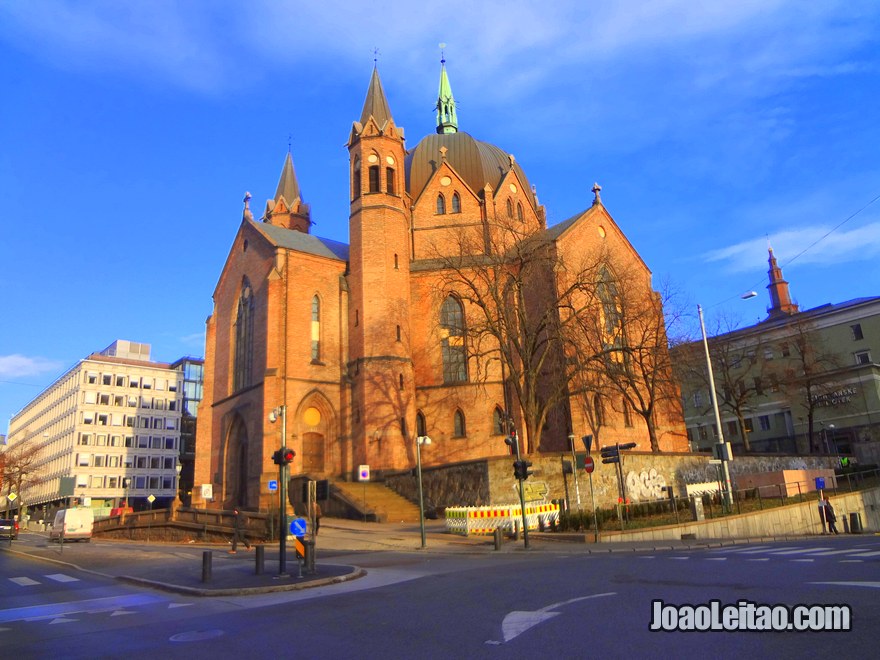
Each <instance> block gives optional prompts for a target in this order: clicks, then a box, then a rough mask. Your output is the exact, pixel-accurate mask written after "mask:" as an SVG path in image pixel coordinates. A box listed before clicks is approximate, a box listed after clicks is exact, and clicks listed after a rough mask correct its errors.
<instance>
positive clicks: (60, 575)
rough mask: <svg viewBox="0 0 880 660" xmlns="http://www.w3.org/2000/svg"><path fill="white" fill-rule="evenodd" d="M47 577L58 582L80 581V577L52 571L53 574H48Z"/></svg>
mask: <svg viewBox="0 0 880 660" xmlns="http://www.w3.org/2000/svg"><path fill="white" fill-rule="evenodd" d="M45 577H47V578H49V579H50V580H55V581H56V582H79V578H75V577H73V576H71V575H65V574H64V573H52V575H46V576H45Z"/></svg>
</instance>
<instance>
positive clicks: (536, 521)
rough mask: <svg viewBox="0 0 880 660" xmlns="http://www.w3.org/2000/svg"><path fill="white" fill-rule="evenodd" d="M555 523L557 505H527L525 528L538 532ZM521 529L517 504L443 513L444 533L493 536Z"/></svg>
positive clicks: (464, 507)
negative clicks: (498, 530) (444, 520)
mask: <svg viewBox="0 0 880 660" xmlns="http://www.w3.org/2000/svg"><path fill="white" fill-rule="evenodd" d="M558 521H559V505H558V504H527V505H526V524H527V525H528V528H529V529H538V528H539V527H540V524H541V523H542V522H543V523H544V525H548V526H549V525H550V523H551V522H558ZM520 525H522V509H521V508H520V506H519V504H508V505H502V506H456V507H448V508H447V509H446V531H448V532H450V533H452V534H461V535H462V536H469V535H471V534H494V533H495V530H496V529H498V528H501V529H503V530H506V531H508V532H511V533H512V532H513V531H514V530H515V528H516V527H517V526H520Z"/></svg>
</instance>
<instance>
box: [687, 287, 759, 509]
mask: <svg viewBox="0 0 880 660" xmlns="http://www.w3.org/2000/svg"><path fill="white" fill-rule="evenodd" d="M749 293H752V292H749ZM746 297H748V298H751V297H752V296H751V295H749V294H745V295H744V296H743V298H746ZM697 313H698V314H699V316H700V332H701V333H702V335H703V350H704V351H705V353H706V368H707V369H708V370H709V395H710V396H711V397H712V410H713V412H714V413H715V428H716V429H717V430H718V443H717V446H718V448H719V452H718V458H720V459H721V478H722V486H723V489H722V490H723V495H724V506H725V507H726V508H727V510H728V511H731V510H732V506H731V505H732V500H731V491H732V490H733V487H732V485H731V483H730V466H729V465H728V462H729V461H730V458H731V456H730V447H729V446H728V445H727V443H725V442H724V431H723V430H722V428H721V413H720V412H719V411H718V396H717V395H716V394H715V376H714V375H713V374H712V360H711V358H710V357H709V340H708V339H707V338H706V325H705V323H703V308H702V307H701V306H700V305H697Z"/></svg>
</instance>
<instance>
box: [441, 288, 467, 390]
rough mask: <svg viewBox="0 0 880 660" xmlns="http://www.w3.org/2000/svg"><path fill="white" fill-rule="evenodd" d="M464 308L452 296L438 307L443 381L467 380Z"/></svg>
mask: <svg viewBox="0 0 880 660" xmlns="http://www.w3.org/2000/svg"><path fill="white" fill-rule="evenodd" d="M464 330H465V329H464V310H463V308H462V306H461V303H460V302H459V301H458V299H457V298H455V297H454V296H449V297H448V298H446V300H444V301H443V305H442V307H441V308H440V332H441V336H442V338H443V339H442V341H441V342H440V349H441V353H442V357H443V382H444V383H462V382H465V381H467V354H466V352H465V345H464V334H465V331H464Z"/></svg>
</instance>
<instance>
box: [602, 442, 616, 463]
mask: <svg viewBox="0 0 880 660" xmlns="http://www.w3.org/2000/svg"><path fill="white" fill-rule="evenodd" d="M601 451H602V462H603V463H620V451H619V449H618V447H617V445H609V446H608V447H602V450H601Z"/></svg>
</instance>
